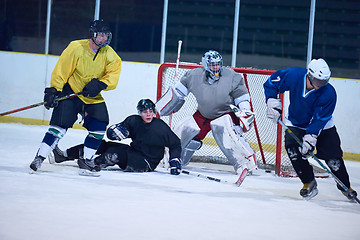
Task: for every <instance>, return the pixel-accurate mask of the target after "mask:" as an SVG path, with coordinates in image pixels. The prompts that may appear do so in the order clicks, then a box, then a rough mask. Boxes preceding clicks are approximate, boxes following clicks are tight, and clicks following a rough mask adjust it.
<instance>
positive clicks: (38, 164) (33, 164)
mask: <svg viewBox="0 0 360 240" xmlns="http://www.w3.org/2000/svg"><path fill="white" fill-rule="evenodd" d="M44 160H45V158H44V157H42V156H38V155H36V156H35V159H34V160H33V161H32V162H31V164H30V168H31V170H32V171H31V172H30V173H33V172H36V171H37V170H38V169H39V168H41V164H42V163H43V161H44Z"/></svg>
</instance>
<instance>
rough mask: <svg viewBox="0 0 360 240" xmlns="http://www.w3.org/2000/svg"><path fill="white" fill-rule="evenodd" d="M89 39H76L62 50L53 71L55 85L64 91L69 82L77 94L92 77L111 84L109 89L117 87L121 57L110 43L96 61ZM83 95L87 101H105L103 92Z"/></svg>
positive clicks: (52, 85)
mask: <svg viewBox="0 0 360 240" xmlns="http://www.w3.org/2000/svg"><path fill="white" fill-rule="evenodd" d="M89 41H90V40H89V39H84V40H76V41H72V42H71V43H70V44H69V46H67V48H66V49H65V50H64V51H63V52H62V54H61V56H60V58H59V60H58V62H57V64H56V66H55V68H54V71H53V72H52V74H51V87H55V88H56V89H57V90H58V91H61V90H62V88H63V86H64V85H65V84H66V83H67V82H68V83H69V85H70V87H71V89H72V90H73V91H74V92H75V93H77V92H81V91H82V89H83V88H84V87H85V85H86V84H88V83H89V82H90V81H91V79H93V78H98V79H99V80H100V81H102V82H104V83H105V84H106V85H107V88H106V89H105V91H108V90H113V89H115V88H116V86H117V84H118V82H119V77H120V72H121V58H120V57H119V56H118V55H117V53H116V52H115V51H114V50H113V49H112V48H111V47H110V46H105V47H103V48H101V49H100V51H99V53H98V54H97V56H96V58H95V60H94V56H95V53H94V51H92V50H91V48H90V46H89ZM79 98H80V99H81V100H82V101H83V102H84V103H86V104H95V103H100V102H104V98H103V97H102V96H101V93H100V94H99V95H97V96H96V97H84V96H82V95H79Z"/></svg>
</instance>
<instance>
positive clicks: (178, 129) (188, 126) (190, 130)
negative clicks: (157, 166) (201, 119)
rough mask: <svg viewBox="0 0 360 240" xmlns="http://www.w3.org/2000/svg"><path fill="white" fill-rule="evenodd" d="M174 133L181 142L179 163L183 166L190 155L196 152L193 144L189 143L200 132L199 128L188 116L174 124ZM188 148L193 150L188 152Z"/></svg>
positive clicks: (191, 117)
mask: <svg viewBox="0 0 360 240" xmlns="http://www.w3.org/2000/svg"><path fill="white" fill-rule="evenodd" d="M174 132H175V134H176V135H177V136H178V137H179V138H180V140H181V161H182V165H183V166H185V165H187V164H188V163H189V161H190V159H191V157H192V155H193V154H194V152H195V151H196V150H197V149H194V148H196V147H193V146H194V143H190V142H191V141H192V140H193V138H194V137H195V136H196V135H197V134H198V133H199V132H200V128H199V126H198V125H197V123H196V122H195V119H194V118H193V116H188V117H185V118H183V119H182V120H181V121H179V122H178V123H177V124H176V126H175V129H174ZM200 143H201V142H200ZM200 146H201V145H200ZM189 148H190V149H194V150H189Z"/></svg>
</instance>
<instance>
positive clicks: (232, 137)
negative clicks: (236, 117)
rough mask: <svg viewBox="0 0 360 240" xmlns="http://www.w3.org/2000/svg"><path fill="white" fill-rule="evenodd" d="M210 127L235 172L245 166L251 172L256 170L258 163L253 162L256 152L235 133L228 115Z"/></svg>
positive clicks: (213, 122)
mask: <svg viewBox="0 0 360 240" xmlns="http://www.w3.org/2000/svg"><path fill="white" fill-rule="evenodd" d="M210 125H211V130H212V134H213V136H214V138H215V141H216V143H217V144H218V146H219V148H220V149H221V151H222V152H223V153H224V155H225V156H226V157H227V159H228V160H229V162H230V163H231V164H232V165H233V166H234V169H235V171H237V169H239V168H240V167H241V166H243V165H244V164H246V167H247V168H248V170H249V171H252V170H254V169H256V166H254V164H255V165H256V161H255V162H254V161H253V159H254V151H253V150H252V149H251V147H250V145H249V143H248V142H247V141H246V139H245V138H244V137H243V136H241V135H240V134H236V133H235V131H234V129H233V122H232V120H231V117H230V116H229V115H228V114H226V115H224V116H222V117H219V118H217V119H215V120H213V121H212V122H211V124H210Z"/></svg>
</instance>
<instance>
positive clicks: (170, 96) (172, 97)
mask: <svg viewBox="0 0 360 240" xmlns="http://www.w3.org/2000/svg"><path fill="white" fill-rule="evenodd" d="M181 86H182V85H181V84H180V85H179V86H175V87H170V88H169V89H168V90H167V91H166V93H165V94H164V95H163V96H162V97H161V98H160V99H159V101H157V102H156V103H155V105H156V111H157V112H158V113H159V115H160V116H169V115H170V114H171V113H173V112H177V111H178V110H179V109H180V108H181V107H182V106H183V105H184V103H185V100H184V98H185V96H186V95H187V94H188V91H187V90H186V89H185V88H184V89H180V88H181ZM184 92H185V93H184Z"/></svg>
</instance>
